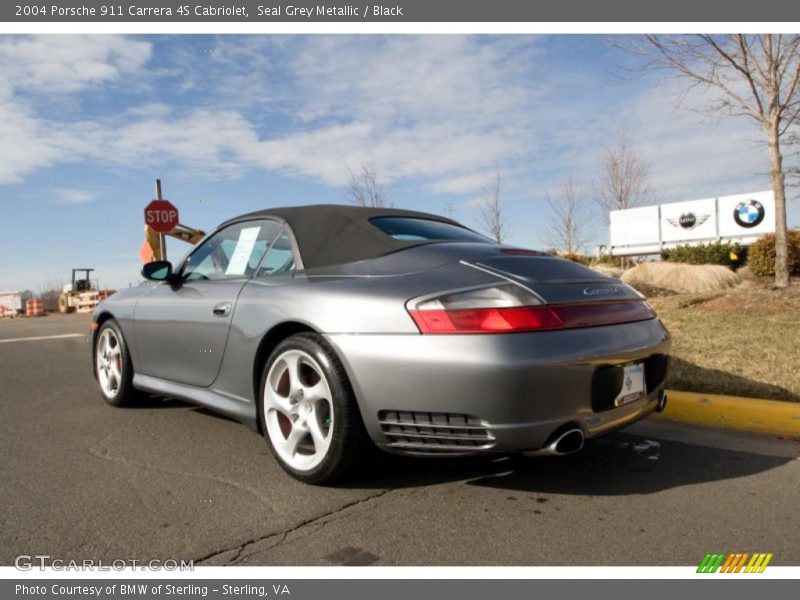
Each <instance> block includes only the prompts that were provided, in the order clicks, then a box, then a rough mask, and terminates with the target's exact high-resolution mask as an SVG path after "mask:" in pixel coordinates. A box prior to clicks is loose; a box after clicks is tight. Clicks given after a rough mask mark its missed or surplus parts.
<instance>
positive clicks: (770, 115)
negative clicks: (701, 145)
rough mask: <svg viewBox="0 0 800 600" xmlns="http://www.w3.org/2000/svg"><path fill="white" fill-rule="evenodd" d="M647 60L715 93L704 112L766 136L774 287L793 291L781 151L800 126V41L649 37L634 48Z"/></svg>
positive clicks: (751, 37)
mask: <svg viewBox="0 0 800 600" xmlns="http://www.w3.org/2000/svg"><path fill="white" fill-rule="evenodd" d="M631 47H632V49H634V51H637V52H639V53H641V54H643V55H644V56H646V57H647V63H646V68H652V69H663V70H667V71H670V72H672V73H673V74H675V75H677V76H678V77H680V78H683V79H686V80H687V81H688V82H689V83H690V84H691V86H690V88H689V91H690V92H691V89H692V88H700V89H702V90H706V91H708V90H710V91H712V92H715V94H714V98H713V99H712V100H711V101H710V102H709V104H708V105H707V106H706V107H705V112H707V113H708V114H710V115H712V116H715V117H725V116H735V117H740V116H744V117H747V118H749V119H751V120H753V121H754V122H755V123H756V124H757V125H758V127H760V129H761V130H762V132H763V134H764V137H765V139H766V142H767V149H768V151H769V160H770V178H771V181H772V191H773V193H774V194H775V286H776V287H779V288H783V287H786V286H788V285H789V283H790V278H789V262H788V242H787V231H786V177H785V172H784V165H783V154H782V149H781V145H782V142H783V141H784V136H785V135H786V134H787V133H788V131H789V129H790V128H791V127H792V125H796V124H798V122H800V93H798V86H800V35H783V34H759V35H744V34H735V35H695V36H677V35H668V36H660V35H647V36H645V37H644V43H641V44H639V43H636V42H633V45H632V46H631Z"/></svg>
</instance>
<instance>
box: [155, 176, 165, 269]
mask: <svg viewBox="0 0 800 600" xmlns="http://www.w3.org/2000/svg"><path fill="white" fill-rule="evenodd" d="M156 198H157V199H158V200H163V199H164V198H162V197H161V180H160V179H156ZM158 239H159V246H161V256H160V257H159V260H167V236H165V235H164V234H163V233H159V234H158Z"/></svg>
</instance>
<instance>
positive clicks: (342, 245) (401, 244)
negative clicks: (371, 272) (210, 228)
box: [222, 204, 464, 269]
mask: <svg viewBox="0 0 800 600" xmlns="http://www.w3.org/2000/svg"><path fill="white" fill-rule="evenodd" d="M268 217H272V218H277V219H280V220H282V221H284V222H286V223H287V224H288V225H289V227H291V228H292V232H293V233H294V237H295V240H296V242H297V246H298V248H299V250H300V256H301V257H302V259H303V266H304V267H305V268H306V269H311V268H315V267H327V266H330V265H337V264H342V263H347V262H355V261H358V260H365V259H367V258H375V257H378V256H382V255H384V254H388V253H389V252H394V251H396V250H402V249H404V248H409V247H411V246H418V245H420V244H426V243H430V242H429V241H428V240H397V239H394V238H393V237H392V236H390V235H387V234H386V233H384V232H382V231H381V230H380V229H378V228H377V227H375V226H374V225H372V224H370V222H369V220H370V219H373V218H375V217H409V218H415V219H428V220H431V221H439V222H442V223H449V224H451V225H456V226H458V227H461V228H464V226H463V225H461V224H460V223H458V222H456V221H453V220H452V219H448V218H446V217H441V216H439V215H432V214H428V213H424V212H417V211H413V210H402V209H397V208H369V207H363V206H348V205H344V204H312V205H308V206H291V207H282V208H269V209H264V210H259V211H256V212H251V213H247V214H245V215H241V216H238V217H235V218H233V219H230V220H228V221H226V222H225V223H223V224H222V226H225V225H229V224H232V223H237V222H239V221H247V220H251V219H256V218H268Z"/></svg>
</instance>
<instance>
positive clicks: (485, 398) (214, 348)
mask: <svg viewBox="0 0 800 600" xmlns="http://www.w3.org/2000/svg"><path fill="white" fill-rule="evenodd" d="M142 274H143V275H144V277H145V278H146V279H148V280H150V281H149V282H146V283H144V284H142V285H140V286H138V287H135V288H130V289H127V290H124V291H121V292H118V293H116V294H114V295H113V296H111V297H109V298H108V299H107V300H105V301H104V302H102V303H101V304H100V305H99V306H98V307H97V310H96V311H95V313H94V317H93V318H94V326H93V328H94V330H95V331H94V344H93V349H94V351H93V358H94V369H95V375H96V377H97V380H98V383H99V384H100V389H101V391H102V394H103V396H104V397H105V399H106V400H107V401H108V402H109V403H110V404H112V405H114V406H128V405H132V404H134V403H135V402H136V400H137V396H139V395H140V394H141V393H151V394H160V395H164V396H170V397H176V398H182V399H185V400H188V401H190V402H193V403H196V404H200V405H203V406H206V407H208V408H210V409H213V410H216V411H219V412H221V413H224V414H226V415H229V416H231V417H233V418H235V419H237V420H239V421H242V422H244V423H246V424H247V425H249V426H250V427H251V428H253V429H255V430H257V431H259V432H261V433H262V434H263V435H264V437H265V438H266V441H267V444H268V446H269V448H270V450H271V451H272V453H273V455H274V456H275V458H276V460H277V461H278V462H279V463H280V465H281V466H282V467H283V469H285V470H286V471H287V472H288V473H289V474H291V475H292V476H294V477H296V478H297V479H300V480H302V481H306V482H309V483H326V482H331V481H333V480H335V479H337V478H339V477H341V476H342V475H344V474H346V473H348V472H352V471H353V469H354V467H355V466H356V465H357V464H359V462H360V461H361V460H362V459H363V457H364V456H366V454H367V453H368V452H369V450H370V449H371V448H372V447H374V446H375V445H377V446H378V447H379V448H382V449H384V450H387V451H390V452H399V453H404V454H415V455H436V456H442V455H445V456H454V455H468V454H484V453H492V452H503V453H508V452H525V453H543V454H566V453H569V452H574V451H577V450H580V449H581V448H582V447H583V444H584V440H585V439H587V438H593V437H596V436H599V435H601V434H604V433H607V432H609V431H612V430H615V429H618V428H620V427H623V426H625V425H628V424H630V423H632V422H634V421H636V420H638V419H641V418H643V417H645V416H647V415H648V414H650V413H651V412H653V411H656V410H663V408H664V405H665V403H666V395H665V393H664V379H665V377H666V374H667V368H668V364H669V358H668V356H667V351H668V348H669V334H668V333H667V331H666V330H665V329H664V327H663V326H662V324H661V322H660V321H659V320H658V319H657V318H656V315H655V314H654V312H653V311H652V309H651V308H650V306H649V305H648V304H647V303H646V302H645V301H644V298H643V297H642V296H641V295H640V294H639V293H638V292H636V291H635V290H633V289H632V288H630V287H628V286H627V285H625V284H624V283H622V282H621V281H619V280H617V279H612V278H609V277H606V276H604V275H602V274H600V273H597V272H595V271H592V270H591V269H588V268H586V267H584V266H582V265H579V264H577V263H574V262H570V261H568V260H564V259H561V258H557V257H553V256H549V255H546V254H543V253H540V252H536V251H532V250H523V249H519V248H513V247H508V246H503V245H500V244H496V243H494V242H493V241H492V240H489V239H487V238H485V237H483V236H481V235H479V234H477V233H475V232H473V231H471V230H469V229H467V228H465V227H464V226H462V225H460V224H459V223H457V222H455V221H452V220H450V219H446V218H444V217H439V216H435V215H430V214H425V213H420V212H412V211H406V210H396V209H377V208H360V207H351V206H336V205H317V206H303V207H294V208H275V209H271V210H264V211H260V212H255V213H250V214H246V215H243V216H240V217H237V218H235V219H231V220H229V221H227V222H225V223H223V224H222V225H220V227H219V228H218V229H217V230H216V231H215V232H213V233H212V234H210V235H209V236H208V237H206V238H205V239H204V240H203V241H202V242H201V243H200V244H199V245H198V246H197V247H196V248H194V249H193V250H192V252H191V253H190V254H189V255H188V256H187V257H186V258H185V259H184V260H183V261H182V262H181V263H180V265H179V266H177V267H173V266H172V265H171V264H170V263H168V262H166V261H160V262H152V263H148V264H146V265H144V267H143V268H142Z"/></svg>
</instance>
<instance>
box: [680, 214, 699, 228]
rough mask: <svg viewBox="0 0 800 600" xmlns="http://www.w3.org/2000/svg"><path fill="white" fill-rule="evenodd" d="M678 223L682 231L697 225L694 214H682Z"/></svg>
mask: <svg viewBox="0 0 800 600" xmlns="http://www.w3.org/2000/svg"><path fill="white" fill-rule="evenodd" d="M678 223H679V224H680V226H681V227H683V228H684V229H691V228H692V227H694V226H695V224H696V223H697V217H695V216H694V213H684V214H682V215H681V216H680V219H678Z"/></svg>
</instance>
